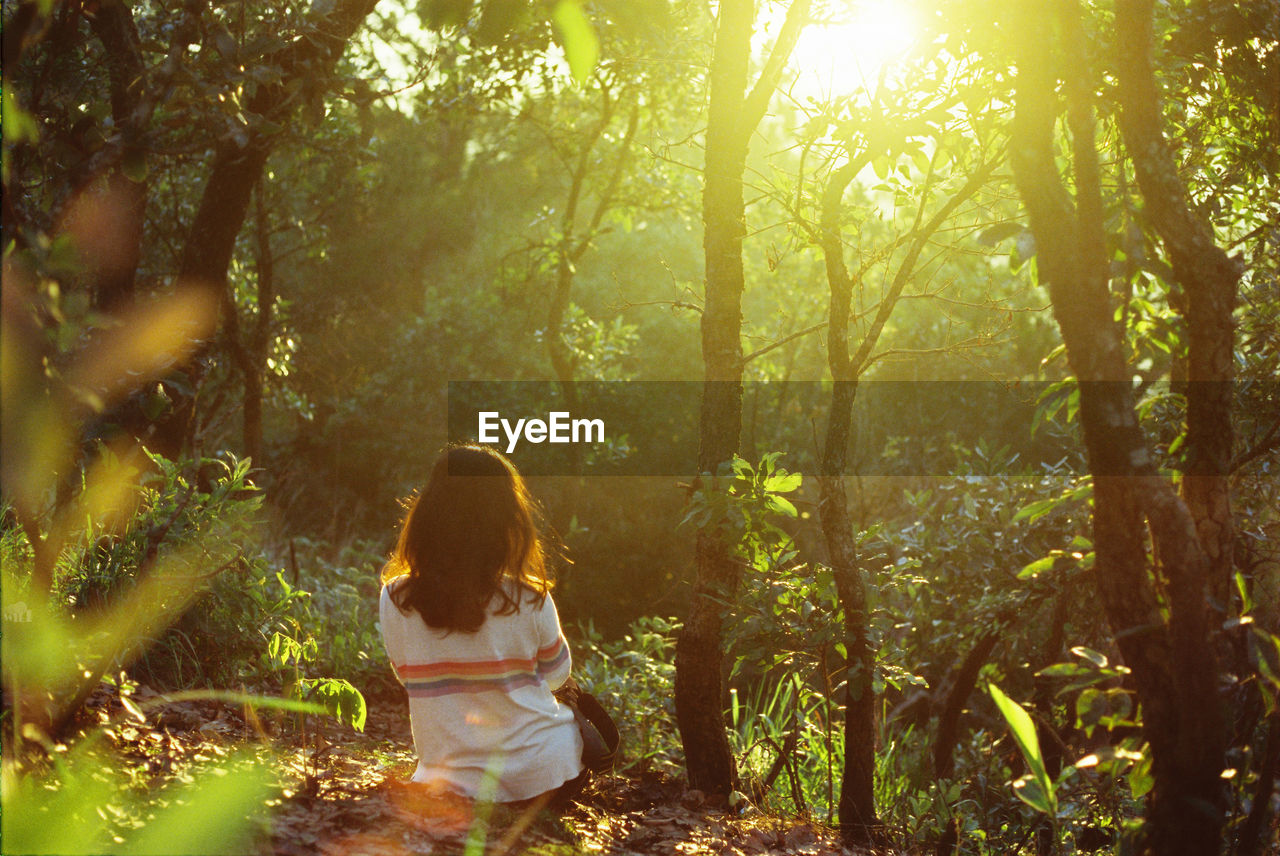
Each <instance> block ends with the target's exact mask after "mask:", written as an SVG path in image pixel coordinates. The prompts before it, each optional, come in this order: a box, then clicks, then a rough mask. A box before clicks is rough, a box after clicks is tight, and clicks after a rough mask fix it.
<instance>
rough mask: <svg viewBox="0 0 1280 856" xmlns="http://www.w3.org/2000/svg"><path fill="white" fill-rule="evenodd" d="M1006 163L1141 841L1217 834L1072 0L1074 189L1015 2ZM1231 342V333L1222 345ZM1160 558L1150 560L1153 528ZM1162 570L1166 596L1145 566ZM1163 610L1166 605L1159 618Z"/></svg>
mask: <svg viewBox="0 0 1280 856" xmlns="http://www.w3.org/2000/svg"><path fill="white" fill-rule="evenodd" d="M1019 8H1020V11H1021V12H1022V16H1023V20H1022V24H1023V27H1022V28H1020V31H1019V32H1020V39H1019V42H1018V44H1019V46H1020V47H1021V51H1020V54H1019V57H1018V71H1017V93H1016V99H1015V107H1016V112H1015V118H1014V126H1013V133H1014V141H1013V156H1012V161H1013V169H1014V177H1015V180H1016V182H1017V185H1018V189H1019V193H1020V194H1021V196H1022V198H1023V201H1024V203H1025V205H1026V208H1027V212H1028V215H1029V217H1030V220H1031V228H1032V231H1033V232H1034V233H1035V236H1036V242H1037V253H1038V260H1039V271H1040V275H1041V277H1042V278H1043V279H1045V280H1047V281H1048V285H1049V293H1050V299H1051V301H1052V304H1053V312H1054V317H1055V318H1056V319H1057V321H1058V326H1059V328H1060V330H1061V333H1062V338H1063V342H1064V343H1065V345H1066V349H1067V358H1068V360H1069V362H1070V365H1071V367H1072V370H1073V371H1074V372H1075V374H1076V377H1077V382H1078V384H1079V389H1080V416H1081V423H1082V426H1083V429H1084V439H1085V447H1086V450H1087V453H1088V458H1089V469H1090V472H1091V473H1092V474H1093V477H1094V515H1093V529H1094V545H1095V549H1096V551H1097V566H1096V569H1095V571H1094V576H1095V579H1096V581H1097V585H1098V591H1099V594H1100V596H1101V600H1102V602H1103V605H1104V608H1105V610H1106V613H1107V618H1108V620H1109V622H1110V624H1111V626H1112V630H1113V632H1114V633H1115V634H1116V642H1117V645H1118V646H1119V648H1120V650H1121V652H1122V655H1123V657H1124V660H1125V663H1126V664H1127V665H1128V666H1129V667H1130V668H1131V669H1132V670H1133V679H1134V685H1135V686H1136V688H1137V693H1138V697H1139V701H1140V702H1141V704H1142V709H1143V713H1144V719H1143V729H1144V733H1145V735H1146V737H1147V740H1148V742H1149V743H1150V746H1151V753H1152V772H1153V775H1154V779H1155V785H1154V788H1153V790H1152V794H1151V799H1150V803H1149V805H1148V812H1147V820H1148V824H1147V828H1146V833H1145V842H1144V848H1145V851H1144V852H1147V853H1151V854H1161V856H1178V854H1184V853H1185V854H1206V853H1217V852H1219V850H1220V847H1221V831H1222V824H1223V793H1222V781H1221V778H1220V773H1221V772H1222V769H1223V766H1224V765H1223V761H1224V747H1223V742H1224V741H1223V735H1222V712H1221V709H1220V704H1219V700H1218V681H1217V678H1218V672H1217V664H1216V662H1215V658H1214V653H1213V650H1212V646H1209V645H1205V644H1204V641H1205V639H1206V638H1208V636H1207V634H1208V631H1209V627H1210V625H1209V621H1208V610H1207V607H1206V594H1207V592H1206V588H1205V586H1206V583H1207V581H1208V578H1209V577H1208V568H1209V560H1208V557H1207V556H1206V554H1205V551H1204V550H1203V549H1202V548H1201V545H1200V542H1199V540H1198V538H1197V533H1196V527H1195V523H1194V520H1193V519H1192V516H1191V514H1190V513H1189V511H1188V509H1187V506H1186V504H1185V503H1184V502H1183V501H1182V500H1181V499H1180V498H1179V497H1178V496H1177V494H1176V493H1175V492H1174V490H1173V487H1172V485H1171V484H1170V483H1169V482H1168V480H1167V479H1165V478H1164V477H1162V476H1160V475H1158V473H1157V471H1156V468H1155V464H1154V461H1153V458H1152V456H1151V453H1150V450H1149V449H1148V448H1147V445H1146V440H1145V437H1144V436H1143V434H1142V431H1141V428H1140V426H1139V424H1138V419H1137V415H1136V412H1135V408H1134V404H1135V402H1134V395H1133V390H1132V387H1131V385H1130V384H1129V381H1128V378H1129V372H1128V366H1127V365H1126V363H1125V359H1124V353H1125V352H1124V348H1123V340H1122V331H1121V330H1120V329H1119V327H1118V326H1117V325H1116V323H1115V321H1114V320H1113V316H1112V310H1111V305H1110V293H1109V289H1108V278H1109V257H1108V255H1107V252H1106V242H1105V235H1104V232H1103V217H1102V203H1101V182H1100V178H1099V165H1098V153H1097V150H1096V148H1095V142H1094V119H1093V111H1092V104H1091V98H1092V90H1091V87H1092V82H1091V81H1092V80H1093V78H1092V77H1090V76H1089V74H1088V73H1087V63H1086V59H1085V54H1084V50H1083V37H1082V35H1081V25H1080V21H1079V14H1080V13H1079V7H1078V4H1076V3H1075V2H1070V0H1068V2H1063V3H1062V4H1060V5H1059V7H1058V9H1059V11H1060V12H1061V13H1062V14H1061V16H1060V24H1061V26H1062V36H1063V38H1062V48H1063V50H1064V51H1065V54H1066V55H1065V63H1064V67H1065V66H1069V67H1071V68H1072V69H1073V74H1072V77H1071V79H1070V80H1068V81H1067V86H1066V93H1067V99H1068V121H1069V123H1070V126H1071V132H1072V134H1071V136H1072V141H1073V151H1072V165H1073V168H1074V171H1075V187H1076V200H1075V204H1074V205H1073V204H1072V200H1071V197H1070V195H1069V194H1068V193H1067V191H1066V189H1065V187H1064V186H1063V184H1062V180H1061V177H1060V176H1059V174H1058V170H1057V165H1056V163H1055V155H1056V153H1055V150H1054V126H1055V120H1056V116H1057V112H1058V111H1057V99H1056V95H1055V91H1054V90H1055V85H1056V80H1055V79H1054V76H1053V74H1052V72H1051V71H1050V67H1051V66H1050V65H1049V63H1048V62H1047V61H1046V56H1045V55H1046V53H1048V51H1047V50H1046V46H1048V45H1052V44H1054V42H1053V40H1052V38H1051V33H1050V30H1049V27H1050V21H1049V20H1046V19H1045V18H1044V17H1043V16H1040V15H1038V14H1036V13H1032V12H1028V11H1026V10H1022V9H1021V7H1019ZM1227 347H1228V348H1230V345H1229V344H1228V345H1227ZM1148 528H1149V531H1150V533H1151V539H1152V542H1153V545H1154V547H1155V548H1156V555H1158V556H1159V557H1160V561H1159V563H1158V564H1156V565H1154V566H1153V563H1152V561H1151V558H1150V556H1149V554H1148V551H1147V544H1146V540H1145V533H1146V531H1147V530H1148ZM1153 574H1155V575H1158V577H1159V579H1160V580H1161V583H1162V591H1163V595H1164V603H1163V604H1162V603H1161V602H1160V598H1159V597H1158V596H1157V590H1156V583H1155V582H1154V581H1153V578H1152V575H1153ZM1162 610H1167V618H1165V613H1164V612H1162Z"/></svg>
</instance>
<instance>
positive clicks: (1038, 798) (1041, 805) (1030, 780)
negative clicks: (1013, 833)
mask: <svg viewBox="0 0 1280 856" xmlns="http://www.w3.org/2000/svg"><path fill="white" fill-rule="evenodd" d="M1013 793H1014V795H1015V796H1017V798H1018V799H1020V800H1022V801H1023V802H1024V803H1026V804H1027V805H1029V806H1031V807H1032V808H1034V809H1035V810H1036V811H1042V812H1044V813H1045V814H1053V813H1054V812H1055V811H1056V809H1055V808H1054V801H1053V797H1052V793H1049V794H1046V793H1045V791H1044V788H1043V786H1042V785H1041V782H1040V781H1039V779H1037V778H1036V777H1035V776H1032V775H1030V774H1027V775H1025V776H1023V777H1022V778H1020V779H1018V780H1016V781H1015V782H1014V783H1013Z"/></svg>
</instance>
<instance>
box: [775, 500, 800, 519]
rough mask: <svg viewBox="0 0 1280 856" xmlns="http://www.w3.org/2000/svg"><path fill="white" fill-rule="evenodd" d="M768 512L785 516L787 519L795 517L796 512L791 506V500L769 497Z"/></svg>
mask: <svg viewBox="0 0 1280 856" xmlns="http://www.w3.org/2000/svg"><path fill="white" fill-rule="evenodd" d="M768 504H769V510H770V511H775V512H777V513H778V514H785V515H786V516H787V517H795V516H796V515H797V514H798V512H797V511H796V507H795V506H794V505H792V504H791V500H789V499H786V498H784V497H781V496H770V497H769V500H768Z"/></svg>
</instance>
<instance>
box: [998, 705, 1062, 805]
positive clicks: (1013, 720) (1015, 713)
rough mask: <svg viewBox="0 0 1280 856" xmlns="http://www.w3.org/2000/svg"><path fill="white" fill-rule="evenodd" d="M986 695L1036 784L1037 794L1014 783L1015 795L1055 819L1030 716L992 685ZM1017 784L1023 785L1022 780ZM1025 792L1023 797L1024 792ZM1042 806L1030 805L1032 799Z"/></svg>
mask: <svg viewBox="0 0 1280 856" xmlns="http://www.w3.org/2000/svg"><path fill="white" fill-rule="evenodd" d="M987 692H989V693H990V694H991V699H992V701H994V702H995V703H996V707H998V708H999V709H1000V714H1001V715H1002V716H1003V717H1004V718H1005V721H1006V722H1008V723H1009V731H1010V733H1011V734H1013V739H1014V741H1015V742H1016V743H1017V744H1018V749H1019V750H1020V751H1021V752H1022V757H1023V758H1024V759H1025V760H1026V762H1027V768H1028V769H1030V770H1031V775H1032V776H1033V777H1034V778H1035V784H1036V785H1037V786H1038V791H1027V787H1026V784H1025V783H1024V784H1023V786H1022V787H1021V788H1019V786H1018V784H1017V783H1016V782H1015V783H1014V791H1015V792H1016V793H1017V794H1018V796H1019V798H1021V799H1022V800H1023V801H1024V802H1026V803H1027V804H1028V805H1030V806H1032V807H1034V808H1037V809H1039V810H1040V811H1043V812H1044V813H1045V814H1049V815H1056V814H1057V812H1058V800H1057V794H1056V793H1055V791H1054V788H1053V783H1052V782H1051V781H1050V780H1049V773H1048V772H1047V771H1046V770H1045V767H1044V757H1043V756H1042V755H1041V754H1040V738H1039V736H1038V735H1037V734H1036V726H1035V723H1034V722H1032V721H1031V715H1030V714H1028V713H1027V711H1026V709H1025V708H1023V707H1022V705H1020V704H1018V703H1017V702H1016V701H1014V700H1013V699H1011V698H1009V697H1008V696H1007V695H1005V694H1004V693H1003V692H1001V691H1000V688H999V687H997V686H996V685H995V684H987ZM1019 781H1022V780H1021V779H1020V780H1019ZM1024 791H1025V792H1026V795H1025V796H1024V793H1023V792H1024ZM1041 797H1043V799H1042V800H1041V804H1039V805H1038V804H1037V803H1035V802H1032V799H1040V798H1041Z"/></svg>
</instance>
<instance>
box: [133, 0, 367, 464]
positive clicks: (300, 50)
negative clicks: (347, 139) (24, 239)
mask: <svg viewBox="0 0 1280 856" xmlns="http://www.w3.org/2000/svg"><path fill="white" fill-rule="evenodd" d="M376 4H377V0H345V2H339V3H338V4H337V6H336V8H334V9H333V10H332V11H330V12H329V13H328V14H326V15H323V16H321V17H320V18H319V19H318V21H317V24H316V25H315V27H314V29H312V30H309V31H308V32H307V33H306V34H304V35H300V36H298V37H297V38H296V39H294V41H293V42H292V43H290V45H289V46H288V47H287V48H285V49H284V50H283V52H282V53H281V54H280V55H278V56H272V57H266V58H265V59H267V60H274V61H276V62H278V64H279V66H280V69H281V80H282V82H281V83H278V84H273V85H270V86H262V87H261V88H259V89H258V91H257V92H256V93H255V94H254V96H253V97H252V98H250V99H249V101H248V104H247V112H249V113H252V114H255V115H256V116H259V117H264V118H267V119H270V120H272V121H275V122H280V121H282V120H285V119H287V118H288V117H289V116H290V115H291V114H292V113H293V112H294V110H295V109H296V107H297V103H298V99H297V98H296V97H295V95H294V94H293V93H292V92H291V90H290V88H289V87H288V86H287V82H289V81H292V80H298V79H304V78H312V79H315V78H319V79H323V78H325V77H327V76H328V75H329V74H330V73H331V72H332V70H333V67H334V65H335V64H336V63H337V61H338V58H339V57H340V56H341V55H342V51H343V49H344V48H345V46H346V44H347V41H348V40H349V39H350V38H351V36H352V35H353V34H354V33H355V31H356V30H357V29H358V28H359V27H360V25H361V24H362V23H363V22H364V19H365V18H366V17H367V16H368V14H369V13H370V12H372V11H373V7H374V6H375V5H376ZM247 136H248V141H247V142H243V144H241V143H237V142H236V141H235V140H233V139H227V140H223V141H221V142H219V143H218V145H217V146H216V147H215V151H214V159H213V166H212V167H211V169H210V172H209V178H208V180H207V181H206V182H205V188H204V194H203V196H202V197H201V199H200V206H199V208H198V209H197V211H196V216H195V219H194V220H193V221H192V224H191V229H190V230H189V231H188V233H187V241H186V244H185V245H184V246H183V252H182V261H181V264H180V265H179V269H178V281H179V282H180V283H183V284H185V285H187V286H192V287H199V288H210V289H213V290H215V291H216V292H217V293H219V294H221V293H223V292H224V291H225V290H226V288H227V285H228V284H227V268H228V266H229V265H230V263H231V256H232V253H233V252H234V251H235V242H236V236H237V235H239V234H240V229H241V227H242V226H243V225H244V221H245V217H246V215H247V213H248V210H249V199H250V198H251V196H252V193H253V187H254V185H255V184H256V183H257V182H258V179H259V176H261V174H262V167H263V165H264V164H265V163H266V161H267V157H268V156H269V155H270V154H271V150H272V148H273V147H274V146H275V142H276V139H277V135H273V134H267V133H264V132H263V131H261V130H258V129H257V128H256V127H251V128H250V129H249V130H248V131H247ZM223 305H224V306H225V301H224V304H223ZM223 320H224V321H225V320H226V318H225V317H224V319H223ZM207 353H208V345H207V344H206V347H204V348H201V349H198V350H197V352H196V354H195V355H194V356H193V357H192V358H191V359H190V360H188V361H187V363H186V365H185V366H183V367H182V371H183V373H184V374H185V375H186V376H187V383H186V384H185V385H184V386H185V389H182V390H181V391H175V392H174V393H173V394H172V396H171V397H172V399H173V409H172V411H171V412H170V413H169V415H168V417H167V418H166V419H164V420H163V421H162V422H161V423H160V424H159V425H157V426H156V432H155V434H154V437H153V440H152V445H153V446H154V447H155V448H156V449H157V450H158V451H160V452H161V453H162V454H165V455H167V456H171V457H176V456H178V455H180V454H181V453H182V452H183V451H184V450H185V449H186V448H187V447H188V446H189V445H190V442H191V440H192V435H193V432H194V430H195V415H196V400H197V390H198V388H199V385H200V382H201V380H202V379H203V377H204V371H205V370H204V367H203V362H204V359H205V357H206V356H207Z"/></svg>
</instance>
